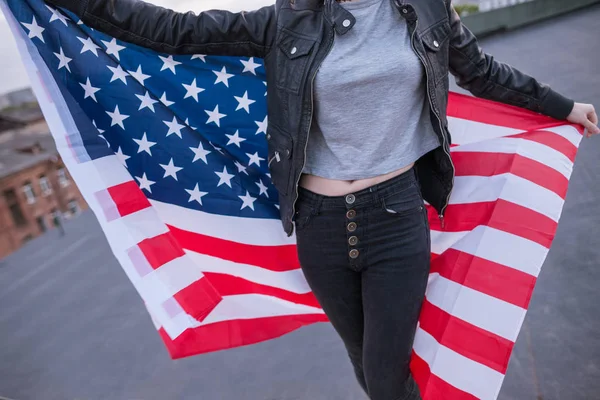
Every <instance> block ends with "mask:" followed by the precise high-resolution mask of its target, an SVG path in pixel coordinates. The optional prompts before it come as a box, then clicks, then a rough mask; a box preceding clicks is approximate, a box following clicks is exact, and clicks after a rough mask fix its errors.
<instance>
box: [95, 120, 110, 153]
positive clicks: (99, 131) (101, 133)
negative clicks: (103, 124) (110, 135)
mask: <svg viewBox="0 0 600 400" xmlns="http://www.w3.org/2000/svg"><path fill="white" fill-rule="evenodd" d="M92 125H94V128H96V129H98V136H100V137H101V138H102V139H104V141H105V142H106V146H108V147H110V143H108V140H106V138H105V137H104V135H103V133H104V129H100V128H98V126H96V121H94V120H92Z"/></svg>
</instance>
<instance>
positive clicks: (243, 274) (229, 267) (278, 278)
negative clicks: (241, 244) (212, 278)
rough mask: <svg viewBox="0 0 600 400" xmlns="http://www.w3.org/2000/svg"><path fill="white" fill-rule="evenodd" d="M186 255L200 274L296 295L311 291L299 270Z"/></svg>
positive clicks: (200, 255) (193, 253)
mask: <svg viewBox="0 0 600 400" xmlns="http://www.w3.org/2000/svg"><path fill="white" fill-rule="evenodd" d="M186 253H187V254H188V255H189V257H190V258H191V259H192V260H193V261H194V263H195V264H196V265H197V266H198V267H199V268H200V270H201V271H202V272H215V273H219V274H225V275H231V276H236V277H239V278H243V279H246V280H248V281H250V282H254V283H258V284H260V285H266V286H271V287H275V288H278V289H283V290H287V291H289V292H292V293H297V294H305V293H310V291H311V290H310V287H309V286H308V283H307V282H306V279H305V278H304V274H303V273H302V270H301V269H300V268H298V269H294V270H291V271H281V272H277V271H271V270H268V269H265V268H261V267H257V266H254V265H250V264H240V263H236V262H233V261H229V260H223V259H220V258H216V257H211V256H207V255H205V254H201V253H196V252H194V251H190V250H186Z"/></svg>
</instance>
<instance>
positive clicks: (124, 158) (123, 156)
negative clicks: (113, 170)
mask: <svg viewBox="0 0 600 400" xmlns="http://www.w3.org/2000/svg"><path fill="white" fill-rule="evenodd" d="M115 155H116V156H117V159H118V160H119V162H120V163H121V164H123V166H124V167H125V168H127V160H128V159H130V158H131V157H129V156H128V155H126V154H123V150H121V146H119V149H118V150H117V152H116V153H115Z"/></svg>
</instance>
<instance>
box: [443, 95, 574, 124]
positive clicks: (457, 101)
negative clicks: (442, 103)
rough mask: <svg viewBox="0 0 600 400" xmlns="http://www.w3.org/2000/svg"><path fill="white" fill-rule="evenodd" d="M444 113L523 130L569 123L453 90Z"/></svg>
mask: <svg viewBox="0 0 600 400" xmlns="http://www.w3.org/2000/svg"><path fill="white" fill-rule="evenodd" d="M446 114H447V115H448V116H449V117H454V118H461V119H466V120H471V121H475V122H480V123H484V124H490V125H497V126H504V127H507V128H513V129H520V130H523V131H531V130H538V129H542V128H549V127H554V126H562V125H571V124H569V123H568V122H566V121H558V120H555V119H553V118H550V117H547V116H544V115H541V114H538V113H535V112H532V111H529V110H526V109H524V108H520V107H514V106H510V105H507V104H500V103H497V102H494V101H490V100H485V99H480V98H475V97H472V96H467V95H464V94H460V93H455V92H450V96H449V98H448V110H447V113H446ZM573 126H575V125H573ZM575 127H577V126H575Z"/></svg>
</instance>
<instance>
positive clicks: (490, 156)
mask: <svg viewBox="0 0 600 400" xmlns="http://www.w3.org/2000/svg"><path fill="white" fill-rule="evenodd" d="M452 161H453V163H454V167H455V168H456V176H494V175H501V174H507V173H510V174H513V175H516V176H519V177H521V178H523V179H527V180H528V181H531V182H533V183H535V184H536V185H538V186H541V187H544V188H546V189H548V190H551V191H552V192H554V193H556V194H557V195H559V196H560V197H562V198H563V199H564V198H565V197H566V195H567V189H568V187H569V180H568V179H567V178H566V177H565V176H564V175H563V174H561V173H560V172H558V171H557V170H555V169H554V168H551V167H549V166H547V165H545V164H542V163H540V162H538V161H535V160H532V159H530V158H527V157H523V156H521V155H519V154H507V153H479V152H467V151H454V152H452Z"/></svg>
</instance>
